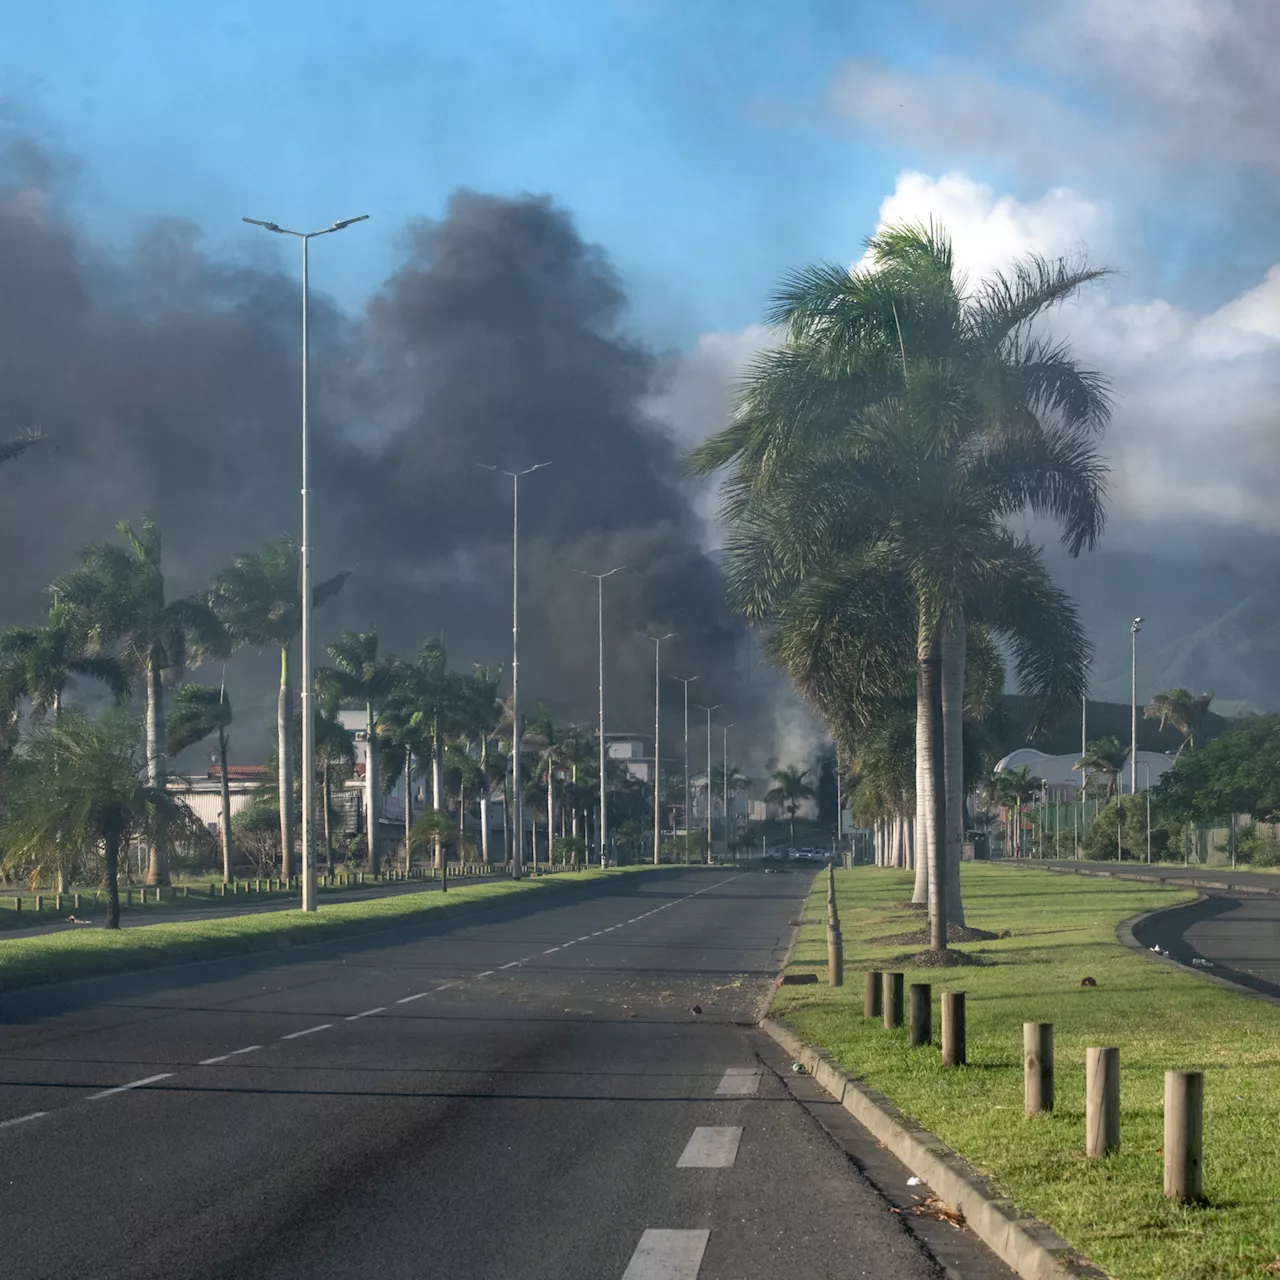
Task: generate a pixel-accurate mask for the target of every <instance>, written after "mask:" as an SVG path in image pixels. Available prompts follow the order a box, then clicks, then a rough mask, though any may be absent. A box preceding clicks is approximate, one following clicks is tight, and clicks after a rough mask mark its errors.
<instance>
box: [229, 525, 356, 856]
mask: <svg viewBox="0 0 1280 1280" xmlns="http://www.w3.org/2000/svg"><path fill="white" fill-rule="evenodd" d="M350 576H351V575H350V572H349V571H348V572H345V573H335V574H334V575H333V577H331V578H326V579H325V580H324V581H323V582H319V583H317V584H316V585H315V586H313V587H312V588H311V605H312V608H315V609H318V608H320V606H321V605H323V604H324V603H325V602H326V601H327V600H331V599H332V598H333V597H334V596H335V595H337V594H338V592H339V591H341V590H342V586H343V584H344V583H345V582H346V580H347V579H348V578H349V577H350ZM209 603H210V605H211V606H212V608H213V610H214V612H215V613H216V614H217V616H218V617H219V619H221V621H222V624H223V626H225V627H226V629H227V631H228V632H229V633H230V635H231V638H232V640H233V641H234V642H235V643H236V644H237V645H245V646H248V647H250V648H254V649H279V651H280V693H279V695H278V697H277V699H276V758H277V760H278V761H279V768H278V778H277V781H278V785H279V791H280V801H279V804H280V847H281V849H282V850H283V853H282V855H281V868H280V874H281V875H282V876H283V877H284V878H285V879H286V880H288V878H289V876H290V875H291V874H292V865H291V864H292V861H293V846H294V824H293V812H294V799H293V773H294V769H293V684H292V676H291V673H290V664H289V653H290V649H291V648H292V645H293V642H294V640H295V639H296V638H297V636H298V633H299V632H300V631H301V630H302V585H301V561H300V560H299V558H298V545H297V543H295V542H294V540H293V539H292V538H290V537H288V536H285V537H282V538H279V539H278V540H277V541H275V542H272V543H269V544H268V545H267V546H265V547H263V548H262V550H261V551H254V552H243V553H241V554H239V555H237V556H236V557H235V558H234V559H233V560H232V562H231V567H230V568H229V569H224V570H223V571H222V572H221V573H220V574H218V575H217V577H216V578H214V580H213V587H212V589H211V590H210V592H209Z"/></svg>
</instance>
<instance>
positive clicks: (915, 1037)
mask: <svg viewBox="0 0 1280 1280" xmlns="http://www.w3.org/2000/svg"><path fill="white" fill-rule="evenodd" d="M907 1003H908V1009H907V1012H908V1025H909V1026H910V1028H911V1047H912V1048H913V1049H918V1048H920V1047H921V1046H922V1045H927V1044H932V1043H933V988H932V987H931V986H930V985H929V983H927V982H913V983H912V984H911V990H910V992H909V999H908V1002H907Z"/></svg>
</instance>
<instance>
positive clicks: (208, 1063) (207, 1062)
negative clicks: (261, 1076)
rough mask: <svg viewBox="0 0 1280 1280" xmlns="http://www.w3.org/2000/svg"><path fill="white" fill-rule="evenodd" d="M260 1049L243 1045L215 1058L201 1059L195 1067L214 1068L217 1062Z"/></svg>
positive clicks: (256, 1046)
mask: <svg viewBox="0 0 1280 1280" xmlns="http://www.w3.org/2000/svg"><path fill="white" fill-rule="evenodd" d="M261 1048H262V1046H261V1045H260V1044H249V1045H245V1047H244V1048H243V1049H232V1050H231V1052H230V1053H220V1054H219V1055H218V1056H217V1057H216V1058H202V1059H201V1060H200V1061H199V1062H198V1063H197V1064H196V1065H197V1066H201V1067H212V1066H216V1065H217V1064H218V1063H219V1062H226V1060H227V1059H228V1058H238V1057H239V1056H240V1055H241V1054H242V1053H253V1052H254V1051H255V1050H258V1049H261Z"/></svg>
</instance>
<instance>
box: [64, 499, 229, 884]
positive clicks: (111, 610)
mask: <svg viewBox="0 0 1280 1280" xmlns="http://www.w3.org/2000/svg"><path fill="white" fill-rule="evenodd" d="M116 530H117V532H118V533H119V534H120V536H121V537H122V538H123V539H124V541H125V544H126V545H125V546H123V547H120V546H116V545H115V544H113V543H109V542H97V543H94V544H92V545H91V546H89V547H86V548H85V549H84V551H82V552H81V553H80V566H79V568H77V569H73V570H72V571H71V572H70V573H68V574H64V575H63V576H62V577H61V578H59V579H58V580H57V581H56V582H55V583H54V585H53V590H54V591H55V592H56V593H57V595H58V597H59V598H60V600H62V601H63V602H65V603H66V604H67V605H69V606H70V607H71V608H72V609H73V610H74V611H75V613H76V617H77V621H76V624H75V626H76V627H77V629H78V630H79V632H80V634H82V635H83V636H84V637H85V638H86V640H87V642H88V644H89V646H90V651H91V652H93V653H95V654H103V653H113V654H114V656H115V657H116V658H118V659H119V661H120V662H122V663H123V664H124V665H125V666H126V667H127V668H128V669H129V670H130V671H132V672H134V673H135V674H137V675H139V676H140V677H142V679H143V680H144V681H145V682H146V691H147V711H146V738H147V778H148V781H149V784H150V786H151V787H152V788H153V789H157V790H158V789H160V788H161V787H162V786H163V779H164V776H165V773H166V771H167V766H166V763H165V718H164V687H163V684H162V680H163V678H164V676H165V675H166V674H168V675H169V676H170V677H171V678H176V677H178V676H181V674H182V673H183V671H184V670H185V669H186V666H187V663H188V659H192V660H194V661H195V662H197V663H199V662H201V661H203V660H204V659H205V658H207V657H216V656H225V654H226V652H227V650H228V648H229V639H228V636H227V633H226V631H225V630H224V629H223V627H222V626H221V624H220V623H219V621H218V619H217V617H216V616H215V615H214V613H213V611H212V610H211V609H210V608H209V606H208V605H207V604H205V602H204V601H203V600H199V599H197V598H196V597H195V596H183V597H181V598H179V599H177V600H169V599H167V598H166V595H165V581H164V568H163V564H162V551H163V545H162V540H161V537H160V529H159V526H158V525H157V524H156V523H155V521H154V520H150V519H147V520H144V521H143V522H142V527H141V528H140V529H138V530H134V528H133V527H132V525H130V524H128V523H127V522H126V521H121V522H120V523H119V524H118V525H117V526H116ZM147 883H148V884H168V883H169V868H168V863H167V861H166V859H165V856H164V853H163V851H162V850H161V848H160V847H159V846H158V845H154V844H153V845H152V846H151V851H150V859H149V862H148V867H147Z"/></svg>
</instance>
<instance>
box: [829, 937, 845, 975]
mask: <svg viewBox="0 0 1280 1280" xmlns="http://www.w3.org/2000/svg"><path fill="white" fill-rule="evenodd" d="M827 982H828V983H830V985H831V986H833V987H843V986H844V938H843V936H842V935H841V933H840V930H839V929H828V930H827Z"/></svg>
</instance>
